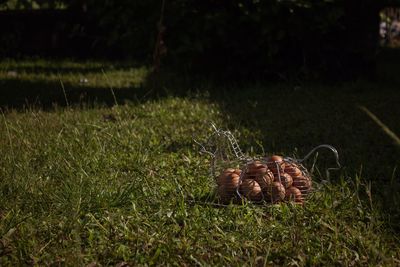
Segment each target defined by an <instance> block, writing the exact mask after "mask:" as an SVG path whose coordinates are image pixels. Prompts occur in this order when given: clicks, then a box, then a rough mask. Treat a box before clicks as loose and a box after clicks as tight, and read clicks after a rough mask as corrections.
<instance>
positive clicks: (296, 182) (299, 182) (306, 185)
mask: <svg viewBox="0 0 400 267" xmlns="http://www.w3.org/2000/svg"><path fill="white" fill-rule="evenodd" d="M292 185H293V186H294V187H297V188H298V189H299V190H300V191H301V192H302V193H303V194H305V193H309V192H310V190H311V186H312V182H311V178H310V177H308V176H298V177H294V178H293V184H292Z"/></svg>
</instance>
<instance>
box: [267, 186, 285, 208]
mask: <svg viewBox="0 0 400 267" xmlns="http://www.w3.org/2000/svg"><path fill="white" fill-rule="evenodd" d="M285 194H286V190H285V187H284V186H283V185H282V184H281V183H280V182H273V183H272V184H271V186H269V188H268V194H267V198H268V199H267V200H270V201H271V202H272V203H276V202H280V201H282V200H283V199H284V198H285Z"/></svg>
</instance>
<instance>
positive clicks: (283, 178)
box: [275, 173, 293, 188]
mask: <svg viewBox="0 0 400 267" xmlns="http://www.w3.org/2000/svg"><path fill="white" fill-rule="evenodd" d="M275 181H276V182H280V183H281V184H283V186H284V187H285V188H289V187H291V186H292V184H293V178H292V176H290V175H289V174H287V173H279V174H276V175H275Z"/></svg>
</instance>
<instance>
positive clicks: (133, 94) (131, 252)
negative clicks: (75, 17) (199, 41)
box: [0, 60, 400, 266]
mask: <svg viewBox="0 0 400 267" xmlns="http://www.w3.org/2000/svg"><path fill="white" fill-rule="evenodd" d="M146 74H147V69H146V68H145V67H141V66H135V65H129V64H125V65H124V64H115V65H113V64H111V63H107V62H97V63H94V62H88V63H76V62H72V61H61V62H57V61H55V62H54V61H53V62H48V61H44V60H34V61H23V62H15V61H3V62H1V63H0V94H1V95H2V97H1V99H0V105H1V108H2V112H1V116H0V151H2V157H1V158H0V265H1V266H16V265H38V266H43V265H44V266H45V265H66V266H85V265H90V266H107V265H114V266H115V265H118V266H127V265H131V266H137V265H179V266H194V265H200V266H203V265H206V266H219V265H225V266H272V265H294V266H314V265H319V266H332V265H342V266H360V265H362V266H398V265H399V264H400V246H399V244H400V242H399V241H400V240H399V238H398V233H399V232H400V228H399V226H398V225H399V222H400V208H399V207H400V195H399V193H398V190H400V183H399V171H398V170H397V168H398V166H399V165H400V146H399V144H398V143H396V142H395V140H394V139H393V138H392V137H391V136H389V135H388V134H387V132H385V131H384V130H383V129H382V125H379V124H377V123H376V122H374V121H373V120H372V119H371V118H370V116H368V115H367V114H366V113H365V111H363V110H362V109H361V108H360V107H361V106H362V107H366V108H367V109H368V110H369V111H370V112H372V113H373V114H374V115H375V116H376V117H377V118H379V120H380V121H381V122H383V123H384V124H385V125H386V126H387V128H389V129H390V130H391V131H393V132H394V133H397V134H399V133H400V123H399V118H400V106H399V103H400V94H399V93H398V87H397V84H391V83H390V82H388V81H387V82H383V81H381V82H370V83H366V82H362V81H360V82H354V83H346V84H341V85H329V84H325V85H321V84H307V83H296V84H294V83H280V84H263V85H261V84H246V85H240V86H239V85H234V86H229V85H213V84H212V83H209V82H204V81H203V82H198V81H197V82H193V83H191V82H187V81H182V82H175V83H172V82H165V83H163V82H161V81H159V82H158V83H156V84H152V85H150V84H149V81H148V79H146ZM171 80H175V81H176V80H177V79H176V78H174V79H171ZM211 122H214V123H215V124H216V125H218V126H219V127H221V128H223V129H230V130H231V131H232V132H233V133H234V135H235V136H236V137H237V139H238V140H239V143H240V145H241V147H242V149H243V150H244V151H245V152H246V153H247V154H249V155H263V154H273V153H278V154H282V155H287V156H293V155H294V156H298V157H302V156H305V155H306V153H307V152H308V151H309V150H311V149H312V148H313V147H315V146H317V145H319V144H331V145H333V146H334V147H336V148H337V149H338V151H339V155H340V161H341V163H342V165H343V169H342V170H341V171H339V172H335V173H332V174H331V177H330V181H329V182H322V181H323V180H326V179H327V177H326V175H325V171H324V170H325V169H326V168H327V167H330V166H332V165H334V159H333V157H332V155H331V154H329V153H326V152H323V151H321V153H319V154H318V157H317V158H316V160H317V161H316V167H317V168H316V170H315V172H314V176H313V177H314V180H315V188H316V191H315V192H314V193H313V194H312V195H311V196H310V198H309V199H308V200H307V203H306V204H305V205H304V206H297V205H292V204H281V205H266V204H265V205H259V204H254V203H242V204H240V205H236V204H231V205H227V206H223V205H219V203H218V200H217V198H216V196H215V187H216V184H215V182H214V179H213V177H210V176H209V163H210V160H209V158H208V157H207V156H205V155H201V154H199V153H198V151H199V147H198V146H197V145H196V144H195V143H194V141H193V138H196V139H197V140H205V139H206V138H207V136H208V135H209V134H210V133H211V127H210V123H211ZM312 164H313V160H312V159H311V160H309V161H307V162H306V166H307V167H309V168H310V167H311V165H312Z"/></svg>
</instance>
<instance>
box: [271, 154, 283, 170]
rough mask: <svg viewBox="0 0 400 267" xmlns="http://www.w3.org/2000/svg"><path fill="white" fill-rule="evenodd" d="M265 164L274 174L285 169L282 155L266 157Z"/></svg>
mask: <svg viewBox="0 0 400 267" xmlns="http://www.w3.org/2000/svg"><path fill="white" fill-rule="evenodd" d="M267 166H268V169H270V170H271V171H272V172H273V173H274V174H276V173H278V172H283V170H284V169H285V161H284V160H283V157H282V156H278V155H273V156H271V157H269V158H268V159H267Z"/></svg>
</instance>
